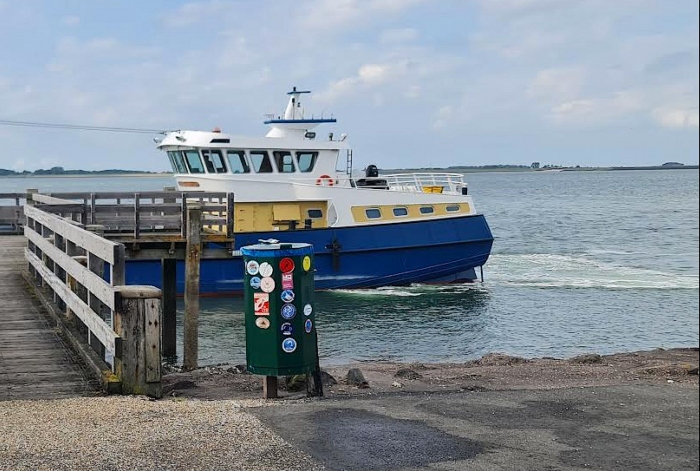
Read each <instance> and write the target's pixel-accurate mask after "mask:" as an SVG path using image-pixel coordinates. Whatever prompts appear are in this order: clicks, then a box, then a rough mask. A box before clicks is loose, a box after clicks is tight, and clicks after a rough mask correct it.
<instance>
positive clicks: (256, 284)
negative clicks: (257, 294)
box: [250, 276, 260, 289]
mask: <svg viewBox="0 0 700 471" xmlns="http://www.w3.org/2000/svg"><path fill="white" fill-rule="evenodd" d="M250 287H251V288H253V289H258V288H260V277H259V276H254V277H253V278H251V279H250Z"/></svg>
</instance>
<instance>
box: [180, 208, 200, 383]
mask: <svg viewBox="0 0 700 471" xmlns="http://www.w3.org/2000/svg"><path fill="white" fill-rule="evenodd" d="M201 226H202V205H201V204H198V203H193V204H188V205H187V255H186V256H185V318H184V322H183V327H184V342H183V361H182V367H183V369H184V370H186V371H191V370H194V369H195V368H197V355H198V349H199V338H198V336H199V326H198V323H199V262H200V258H201V252H202V240H201V234H200V230H201Z"/></svg>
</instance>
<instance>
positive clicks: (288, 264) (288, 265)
mask: <svg viewBox="0 0 700 471" xmlns="http://www.w3.org/2000/svg"><path fill="white" fill-rule="evenodd" d="M280 271H282V273H290V272H293V271H294V260H292V259H291V258H283V259H282V260H280Z"/></svg>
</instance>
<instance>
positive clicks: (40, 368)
mask: <svg viewBox="0 0 700 471" xmlns="http://www.w3.org/2000/svg"><path fill="white" fill-rule="evenodd" d="M26 246H27V240H26V239H25V238H24V237H23V236H2V237H0V401H3V400H13V399H55V398H61V397H74V396H82V395H86V394H94V392H95V391H96V389H97V388H96V384H95V383H94V382H90V381H89V379H88V376H87V375H86V374H85V371H84V370H83V369H82V368H81V367H80V366H78V365H79V364H80V362H78V361H76V358H75V355H74V354H73V353H72V352H71V350H70V349H69V348H68V347H67V345H66V344H65V342H64V341H63V340H62V339H61V337H60V336H59V334H58V330H57V329H56V327H55V323H54V324H53V325H52V323H51V322H50V321H49V318H48V317H47V315H46V313H45V312H44V311H43V308H42V307H41V305H40V304H39V303H38V302H37V301H36V299H35V298H34V297H33V296H32V295H31V294H30V291H29V290H28V289H27V285H26V284H27V282H26V281H25V279H24V278H23V277H22V274H21V271H22V270H23V269H25V267H26V264H27V262H26V260H25V258H24V249H25V247H26Z"/></svg>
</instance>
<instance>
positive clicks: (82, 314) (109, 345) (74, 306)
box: [25, 249, 119, 354]
mask: <svg viewBox="0 0 700 471" xmlns="http://www.w3.org/2000/svg"><path fill="white" fill-rule="evenodd" d="M25 254H26V257H27V260H28V261H29V263H31V265H32V266H33V267H34V269H35V270H36V271H37V272H39V274H40V275H41V277H42V279H43V281H44V283H46V284H48V285H49V286H50V287H51V289H52V290H53V291H54V292H55V293H56V294H57V295H58V296H59V297H60V298H61V299H62V300H63V302H64V303H66V306H67V307H68V308H69V309H70V310H71V311H72V312H73V314H75V315H76V316H78V317H79V318H80V320H81V321H83V324H85V326H86V327H87V328H88V329H89V330H90V332H91V333H92V334H93V335H94V336H95V337H97V338H98V339H99V340H100V342H101V343H102V345H104V346H105V349H106V350H107V351H108V352H110V353H111V354H114V352H115V343H116V339H118V338H119V336H118V335H117V334H116V333H114V331H113V330H112V328H111V327H110V326H108V325H107V324H106V323H105V322H104V321H103V320H102V318H101V317H100V316H98V315H97V314H96V313H95V312H94V311H93V310H92V309H90V307H89V306H88V305H87V304H85V303H84V302H83V300H82V299H80V298H79V297H78V295H77V294H75V293H74V292H73V291H71V290H69V289H68V287H67V286H66V285H65V284H63V282H62V281H61V280H60V279H59V278H58V277H57V276H56V275H55V274H53V273H52V272H51V271H50V270H49V269H48V268H46V266H45V265H44V264H43V263H42V262H41V260H39V258H38V257H37V256H36V255H34V254H33V253H32V252H31V251H29V249H27V250H26V252H25ZM113 304H114V303H113Z"/></svg>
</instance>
